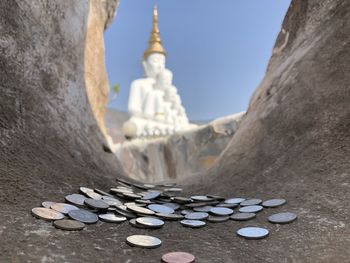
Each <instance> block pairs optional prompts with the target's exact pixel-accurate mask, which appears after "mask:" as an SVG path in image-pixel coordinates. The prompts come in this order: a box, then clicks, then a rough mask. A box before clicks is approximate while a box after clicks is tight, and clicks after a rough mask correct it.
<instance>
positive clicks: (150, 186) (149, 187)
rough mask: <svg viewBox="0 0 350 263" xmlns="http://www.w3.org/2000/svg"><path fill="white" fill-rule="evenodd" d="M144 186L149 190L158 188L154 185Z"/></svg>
mask: <svg viewBox="0 0 350 263" xmlns="http://www.w3.org/2000/svg"><path fill="white" fill-rule="evenodd" d="M143 186H144V187H146V188H148V189H153V188H155V187H156V186H155V185H154V184H143Z"/></svg>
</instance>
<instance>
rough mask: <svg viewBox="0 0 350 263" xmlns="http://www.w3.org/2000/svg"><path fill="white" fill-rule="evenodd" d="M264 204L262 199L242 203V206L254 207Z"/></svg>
mask: <svg viewBox="0 0 350 263" xmlns="http://www.w3.org/2000/svg"><path fill="white" fill-rule="evenodd" d="M261 203H262V200H261V199H248V200H245V201H243V202H241V203H240V206H252V205H260V204H261Z"/></svg>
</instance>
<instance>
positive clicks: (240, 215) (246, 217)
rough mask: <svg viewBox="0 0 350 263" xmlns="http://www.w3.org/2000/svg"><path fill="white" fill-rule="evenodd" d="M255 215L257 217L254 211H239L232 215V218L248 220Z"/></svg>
mask: <svg viewBox="0 0 350 263" xmlns="http://www.w3.org/2000/svg"><path fill="white" fill-rule="evenodd" d="M254 217H256V214H254V213H237V214H233V215H231V217H230V218H231V219H233V220H236V221H246V220H250V219H252V218H254Z"/></svg>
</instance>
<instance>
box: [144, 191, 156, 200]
mask: <svg viewBox="0 0 350 263" xmlns="http://www.w3.org/2000/svg"><path fill="white" fill-rule="evenodd" d="M158 196H160V192H159V191H149V192H147V193H146V194H145V195H144V196H143V197H142V198H141V199H142V200H152V199H155V198H157V197H158Z"/></svg>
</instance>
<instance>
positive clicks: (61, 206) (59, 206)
mask: <svg viewBox="0 0 350 263" xmlns="http://www.w3.org/2000/svg"><path fill="white" fill-rule="evenodd" d="M51 209H53V210H55V211H57V212H60V213H62V214H68V212H69V211H72V210H78V209H79V208H78V207H76V206H74V205H70V204H65V203H54V204H52V205H51Z"/></svg>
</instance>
